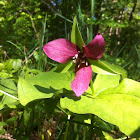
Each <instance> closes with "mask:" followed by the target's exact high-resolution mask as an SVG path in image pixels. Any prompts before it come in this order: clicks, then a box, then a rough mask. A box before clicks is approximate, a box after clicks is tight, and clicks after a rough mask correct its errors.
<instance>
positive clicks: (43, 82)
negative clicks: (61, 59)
mask: <svg viewBox="0 0 140 140" xmlns="http://www.w3.org/2000/svg"><path fill="white" fill-rule="evenodd" d="M72 77H73V76H72V74H71V73H69V72H67V73H56V72H42V73H40V74H38V75H36V76H35V77H32V78H28V79H26V80H27V81H28V82H29V83H30V84H32V85H39V86H42V87H45V88H48V87H52V88H54V89H57V90H58V89H62V88H65V89H67V90H71V86H70V85H71V81H72Z"/></svg>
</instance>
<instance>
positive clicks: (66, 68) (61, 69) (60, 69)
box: [55, 60, 75, 73]
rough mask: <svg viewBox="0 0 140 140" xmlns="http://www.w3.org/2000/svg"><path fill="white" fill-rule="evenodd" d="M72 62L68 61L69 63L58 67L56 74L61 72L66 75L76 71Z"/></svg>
mask: <svg viewBox="0 0 140 140" xmlns="http://www.w3.org/2000/svg"><path fill="white" fill-rule="evenodd" d="M72 62H73V61H72V60H70V61H68V62H67V63H61V64H59V65H58V67H57V68H56V70H55V71H56V72H61V73H65V72H67V71H69V70H72V69H74V67H75V64H72Z"/></svg>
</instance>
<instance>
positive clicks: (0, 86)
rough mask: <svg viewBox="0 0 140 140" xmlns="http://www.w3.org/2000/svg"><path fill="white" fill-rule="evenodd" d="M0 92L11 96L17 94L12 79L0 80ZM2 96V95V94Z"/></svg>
mask: <svg viewBox="0 0 140 140" xmlns="http://www.w3.org/2000/svg"><path fill="white" fill-rule="evenodd" d="M0 90H3V91H5V92H8V93H11V94H17V92H16V90H17V87H16V85H15V83H14V81H13V80H12V79H1V80H0ZM2 95H3V94H2Z"/></svg>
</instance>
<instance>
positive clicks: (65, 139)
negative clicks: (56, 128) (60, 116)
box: [64, 115, 70, 140]
mask: <svg viewBox="0 0 140 140" xmlns="http://www.w3.org/2000/svg"><path fill="white" fill-rule="evenodd" d="M68 120H70V115H68ZM68 128H69V121H67V126H66V131H65V137H64V140H67V135H68Z"/></svg>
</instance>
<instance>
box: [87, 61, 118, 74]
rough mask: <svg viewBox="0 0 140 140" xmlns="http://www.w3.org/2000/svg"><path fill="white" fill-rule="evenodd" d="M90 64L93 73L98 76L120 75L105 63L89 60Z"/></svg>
mask: <svg viewBox="0 0 140 140" xmlns="http://www.w3.org/2000/svg"><path fill="white" fill-rule="evenodd" d="M88 61H89V62H90V65H91V67H92V71H93V72H95V73H98V74H106V75H116V74H118V73H117V72H115V71H114V70H113V69H111V68H110V67H109V66H107V65H106V64H105V63H103V62H102V61H100V60H91V59H88Z"/></svg>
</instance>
